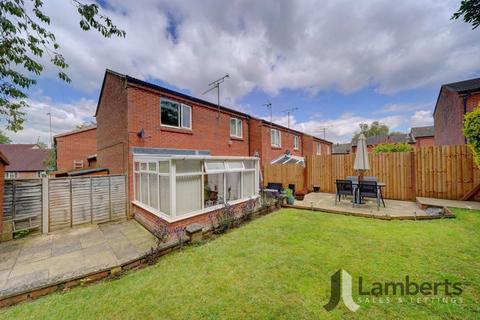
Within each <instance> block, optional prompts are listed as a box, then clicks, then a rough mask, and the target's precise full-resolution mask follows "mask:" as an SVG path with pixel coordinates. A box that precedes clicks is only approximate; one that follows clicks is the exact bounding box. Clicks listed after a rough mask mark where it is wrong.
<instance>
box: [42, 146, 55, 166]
mask: <svg viewBox="0 0 480 320" xmlns="http://www.w3.org/2000/svg"><path fill="white" fill-rule="evenodd" d="M43 164H44V165H45V167H47V170H49V171H55V170H57V150H56V149H55V148H52V149H50V150H48V156H47V159H45V161H43Z"/></svg>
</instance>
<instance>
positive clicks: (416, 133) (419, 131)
mask: <svg viewBox="0 0 480 320" xmlns="http://www.w3.org/2000/svg"><path fill="white" fill-rule="evenodd" d="M410 134H411V135H412V136H413V138H423V137H433V136H435V128H434V126H427V127H414V128H412V129H410Z"/></svg>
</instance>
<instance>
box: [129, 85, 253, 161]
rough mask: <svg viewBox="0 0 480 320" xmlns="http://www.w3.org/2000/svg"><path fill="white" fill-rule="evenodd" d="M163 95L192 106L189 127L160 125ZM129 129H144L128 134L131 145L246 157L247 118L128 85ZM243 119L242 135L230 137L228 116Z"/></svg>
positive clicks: (247, 150) (134, 130) (130, 130)
mask: <svg viewBox="0 0 480 320" xmlns="http://www.w3.org/2000/svg"><path fill="white" fill-rule="evenodd" d="M162 96H163V97H166V98H169V99H172V100H175V101H179V102H182V103H185V104H187V105H189V106H191V107H192V130H188V129H178V128H170V127H166V126H162V125H161V123H160V98H161V97H162ZM128 106H129V110H128V112H129V113H128V118H129V121H128V130H129V132H130V133H132V132H133V133H135V132H138V131H139V130H140V129H142V128H143V129H144V132H145V138H144V139H140V138H138V137H137V136H136V135H135V134H130V147H134V146H136V147H152V148H175V149H200V150H209V151H210V152H211V154H212V155H226V156H248V155H249V144H248V140H249V129H248V121H246V119H242V117H241V116H238V115H235V114H230V113H226V112H220V114H219V115H220V116H219V117H217V115H218V112H217V110H215V109H212V108H210V107H206V106H203V105H200V104H197V103H193V102H191V101H188V100H183V99H178V98H176V97H173V96H169V95H165V94H159V93H157V92H153V91H150V90H145V89H141V88H138V87H134V86H131V87H129V88H128ZM231 117H234V118H238V119H242V120H243V124H242V129H243V138H242V139H237V138H231V137H230V118H231Z"/></svg>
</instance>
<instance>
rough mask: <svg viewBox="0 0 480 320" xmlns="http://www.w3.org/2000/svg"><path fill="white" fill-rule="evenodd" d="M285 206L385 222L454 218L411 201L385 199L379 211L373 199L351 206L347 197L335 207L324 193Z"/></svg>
mask: <svg viewBox="0 0 480 320" xmlns="http://www.w3.org/2000/svg"><path fill="white" fill-rule="evenodd" d="M286 206H287V207H295V208H299V209H309V210H317V211H325V212H331V213H338V214H345V215H354V216H361V217H368V218H377V219H385V220H425V219H439V218H450V217H454V215H453V214H451V213H450V211H449V210H448V209H447V210H446V211H445V212H443V210H442V212H441V214H440V211H439V210H431V209H429V208H425V209H422V208H420V207H419V206H418V204H417V203H415V202H413V201H400V200H389V199H385V208H384V207H383V206H381V207H380V210H377V206H376V203H375V200H374V199H365V204H362V205H355V206H353V205H352V199H351V198H349V197H347V198H345V199H344V198H342V200H341V201H340V202H337V205H335V194H334V193H324V192H318V193H315V192H312V193H309V194H307V195H306V196H305V198H304V199H303V200H302V201H299V200H295V203H294V204H293V205H286ZM442 208H443V206H442Z"/></svg>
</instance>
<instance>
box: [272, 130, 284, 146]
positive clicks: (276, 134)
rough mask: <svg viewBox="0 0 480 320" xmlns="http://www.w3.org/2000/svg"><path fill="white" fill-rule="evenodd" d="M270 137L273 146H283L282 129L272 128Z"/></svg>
mask: <svg viewBox="0 0 480 320" xmlns="http://www.w3.org/2000/svg"><path fill="white" fill-rule="evenodd" d="M270 138H271V144H272V147H278V148H280V147H281V146H282V141H281V137H280V131H278V130H277V129H271V131H270Z"/></svg>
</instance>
